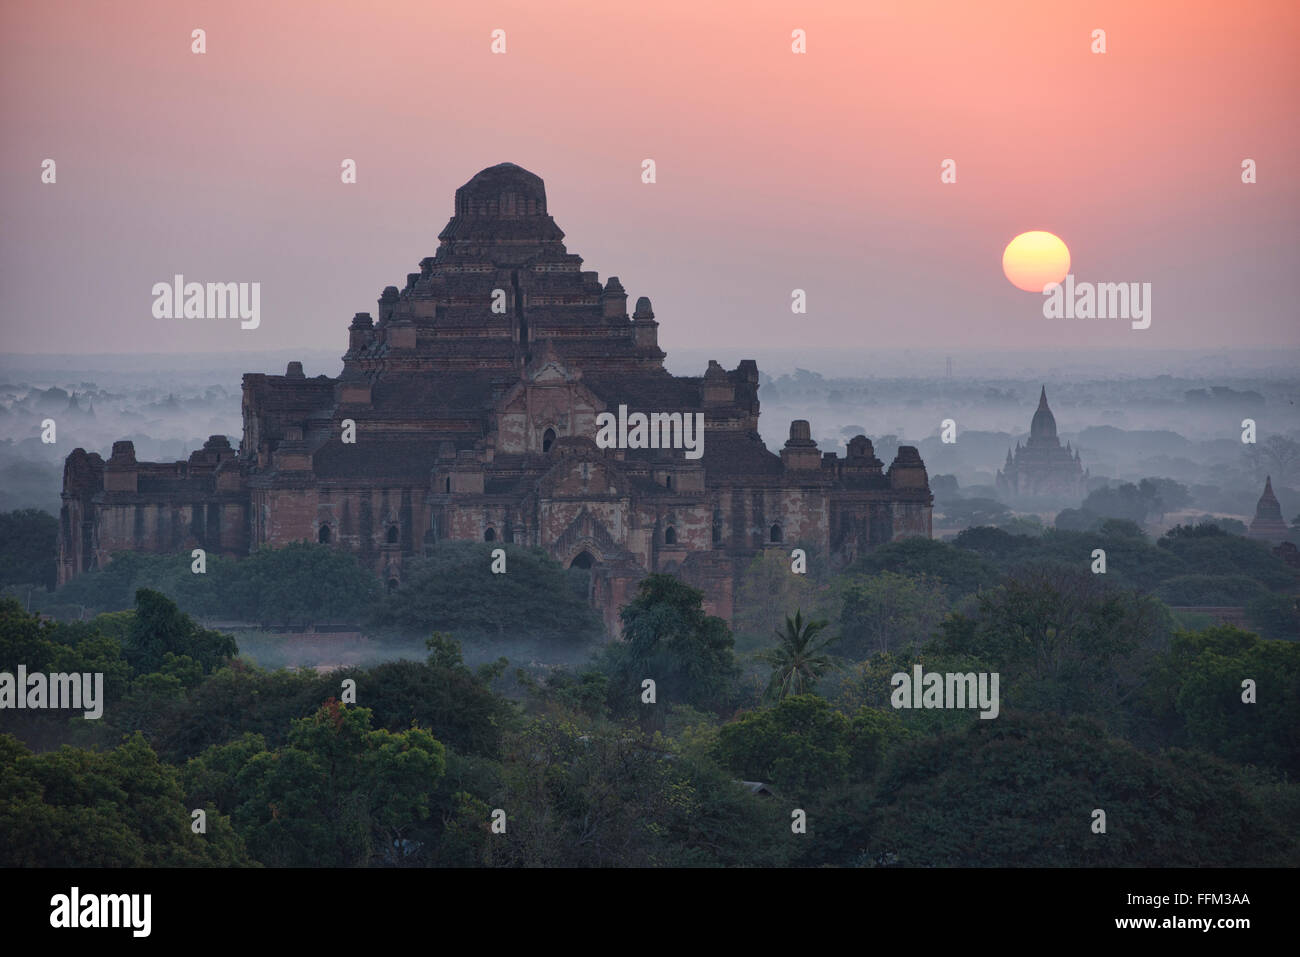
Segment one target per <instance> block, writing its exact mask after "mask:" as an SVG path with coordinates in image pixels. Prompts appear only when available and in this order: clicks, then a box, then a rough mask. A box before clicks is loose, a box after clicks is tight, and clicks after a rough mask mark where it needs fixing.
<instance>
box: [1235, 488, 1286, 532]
mask: <svg viewBox="0 0 1300 957" xmlns="http://www.w3.org/2000/svg"><path fill="white" fill-rule="evenodd" d="M1289 531H1290V530H1289V529H1288V528H1287V527H1286V521H1285V520H1284V519H1283V518H1282V506H1281V505H1280V504H1278V500H1277V496H1276V495H1274V494H1273V476H1271V475H1269V476H1265V478H1264V494H1263V495H1261V496H1260V497H1259V503H1258V504H1257V505H1256V506H1255V520H1254V521H1253V522H1251V523H1250V530H1249V531H1247V532H1246V534H1247V536H1249V537H1250V538H1258V539H1259V540H1260V541H1264V542H1280V541H1282V540H1283V539H1285V538H1286V537H1287V534H1288V533H1289Z"/></svg>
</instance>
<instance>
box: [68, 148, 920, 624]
mask: <svg viewBox="0 0 1300 957" xmlns="http://www.w3.org/2000/svg"><path fill="white" fill-rule="evenodd" d="M438 240H439V245H438V249H437V252H436V254H435V255H433V256H430V257H428V258H426V259H423V260H421V262H420V268H419V271H418V272H413V273H410V274H408V275H407V277H406V283H405V285H404V286H403V287H402V288H401V289H399V288H398V287H396V286H389V287H387V288H386V289H384V291H383V293H382V294H381V295H380V297H379V301H378V311H377V316H372V315H371V314H369V313H358V314H357V315H356V316H355V317H354V318H353V319H352V321H351V324H350V326H349V328H348V350H347V352H346V354H345V355H344V356H343V371H342V373H341V374H340V375H339V376H338V377H337V378H331V377H328V376H316V377H314V378H307V377H306V376H305V375H304V373H303V370H302V365H301V363H297V362H291V363H289V366H288V368H287V370H286V371H285V373H284V375H265V374H262V373H248V374H246V375H245V376H244V382H243V421H244V428H243V436H242V438H241V440H240V443H239V448H238V449H235V448H233V447H232V446H231V444H230V442H229V440H228V439H227V438H226V437H225V436H213V437H212V438H210V439H209V440H208V441H207V442H206V443H205V444H204V446H203V448H202V449H200V450H198V451H195V452H194V453H192V454H191V455H190V457H189V459H188V461H181V462H168V463H152V462H138V461H136V458H135V450H134V447H133V445H132V443H130V442H115V443H114V444H113V453H112V456H111V457H110V458H109V459H108V460H107V461H105V460H104V459H102V458H101V457H100V456H99V455H98V454H94V453H87V452H86V451H84V450H83V449H76V450H75V451H73V452H72V454H71V455H69V456H68V458H67V461H66V464H65V467H64V482H63V508H62V514H61V525H62V530H61V535H60V565H59V580H60V582H66V581H68V580H70V579H71V578H73V577H75V576H76V575H78V574H80V573H81V572H84V571H87V570H89V569H93V568H96V567H100V566H102V565H103V564H105V563H106V562H108V561H109V560H110V558H111V556H112V555H113V553H114V552H117V551H120V550H126V549H136V550H145V551H152V552H180V551H185V550H188V549H191V548H195V547H202V548H205V549H207V550H208V551H209V552H210V553H216V554H222V555H231V556H238V555H246V554H248V553H249V551H250V550H252V549H256V548H258V547H260V546H263V545H273V546H274V545H282V544H286V543H288V542H292V541H299V540H308V541H312V542H320V543H324V544H327V545H329V546H331V547H335V548H341V549H347V550H349V551H351V552H353V553H355V554H356V555H357V556H358V558H359V559H360V560H361V561H362V563H363V564H364V565H365V566H367V567H370V568H373V569H374V571H375V573H376V574H377V575H379V576H381V577H382V579H383V580H384V581H385V582H387V583H389V585H390V586H393V585H395V584H397V583H400V582H401V580H402V577H403V573H404V569H406V568H407V567H408V565H409V564H410V563H411V562H412V561H413V560H415V559H418V558H419V556H420V555H421V554H423V553H424V551H425V550H426V549H427V548H428V547H430V546H432V545H433V544H434V543H436V542H438V541H441V540H445V539H458V540H471V541H487V542H493V541H499V542H514V543H518V544H524V545H532V546H539V547H541V548H543V549H545V550H546V551H547V552H548V553H550V554H551V555H552V556H554V557H555V558H556V559H557V560H558V561H559V562H561V563H562V564H563V565H564V566H566V567H574V566H576V567H581V568H589V569H590V570H591V597H592V600H593V602H594V603H595V604H596V605H597V607H599V608H600V609H601V611H602V613H603V615H604V618H605V622H606V625H607V627H608V628H609V630H610V632H611V633H617V620H618V619H617V614H618V609H619V608H620V607H621V606H622V605H623V604H624V603H626V601H627V600H628V599H629V598H630V596H631V595H632V594H634V593H635V589H636V585H637V582H638V581H639V580H640V579H641V578H643V577H644V576H645V575H646V574H647V573H649V572H651V571H661V572H670V573H673V574H676V575H679V576H680V577H681V578H682V579H684V580H685V581H687V582H689V583H690V584H692V585H694V586H696V587H698V588H701V589H703V590H704V593H705V595H706V597H707V603H708V607H709V610H710V611H711V612H712V613H714V614H718V615H721V616H723V617H726V618H730V617H731V614H732V596H733V594H734V589H735V580H736V576H737V574H738V573H740V572H742V571H743V570H744V568H745V567H746V566H747V565H748V563H749V562H750V561H751V560H752V559H753V558H754V557H755V556H756V555H758V554H759V553H760V552H761V551H762V550H764V549H777V550H781V551H783V552H785V553H786V554H787V555H788V553H789V551H790V550H791V549H792V548H794V547H796V546H798V545H806V546H811V547H812V548H815V549H818V550H820V551H821V552H822V553H823V554H826V555H829V556H830V557H831V559H832V561H833V562H834V563H844V562H847V561H851V560H852V559H853V558H854V557H855V556H856V555H857V554H858V553H859V552H861V551H863V550H865V549H870V548H872V547H874V546H876V545H879V544H881V543H883V542H889V541H892V540H894V539H897V538H900V537H904V536H917V535H919V536H926V537H929V536H930V534H931V504H932V502H933V498H932V496H931V494H930V489H929V482H928V479H927V476H926V471H925V465H924V464H923V463H922V461H921V457H920V455H919V454H918V453H917V450H916V449H915V448H914V447H911V446H902V447H900V448H899V450H898V455H897V457H896V458H895V459H894V461H893V462H892V463H891V464H890V466H889V467H888V469H886V468H885V467H884V463H882V462H881V461H880V460H879V459H877V458H876V456H875V454H874V451H873V449H872V445H871V442H870V441H869V440H868V439H867V438H866V437H865V436H858V437H856V438H854V439H853V440H852V441H850V442H849V444H848V448H847V450H846V456H845V457H844V458H841V457H839V456H837V455H836V454H835V453H832V452H822V451H820V450H819V449H818V447H817V445H816V443H815V442H813V441H812V440H811V438H810V430H809V426H808V423H807V422H805V421H795V422H792V423H791V425H790V433H789V435H790V437H789V440H788V441H787V442H786V443H785V447H784V448H783V449H781V451H780V453H779V454H778V453H775V452H773V451H771V450H769V449H768V448H767V447H766V446H765V445H764V443H763V441H762V439H761V438H759V434H758V414H759V400H758V388H759V386H758V366H757V364H756V363H755V362H754V361H753V360H744V361H741V362H740V363H739V365H737V366H736V368H734V369H724V368H723V367H722V366H721V365H719V364H718V363H717V362H715V361H710V362H709V364H708V368H707V369H705V370H704V373H703V375H700V376H674V375H671V374H669V373H668V372H667V371H666V370H665V369H664V365H663V362H664V352H663V350H661V349H660V348H659V342H658V329H659V323H658V322H657V321H656V319H655V314H654V310H653V309H652V308H651V305H650V300H649V299H648V298H646V297H644V296H642V297H640V298H639V299H637V300H636V303H635V306H634V308H633V310H632V313H631V315H629V314H628V308H627V301H628V296H627V293H626V292H625V291H624V288H623V286H622V284H621V283H620V282H619V280H618V278H617V277H613V276H611V277H609V278H608V279H607V280H606V281H605V282H604V283H603V284H602V283H601V282H600V279H599V277H598V275H597V274H596V273H595V272H591V271H586V270H584V269H583V260H582V257H580V256H578V255H576V254H574V253H570V252H569V251H568V250H567V249H566V247H565V245H564V242H563V240H564V233H563V231H561V229H560V228H559V226H557V225H556V223H555V220H554V219H553V218H552V217H551V215H550V214H549V212H548V211H547V202H546V188H545V186H544V184H543V182H542V180H541V178H540V177H538V176H536V175H534V174H533V173H530V172H528V171H527V170H525V169H522V168H521V167H519V166H515V165H514V164H512V163H502V164H501V165H499V166H493V167H491V168H489V169H485V170H483V171H482V172H480V173H479V174H478V175H477V176H475V177H474V178H473V179H471V180H470V181H469V182H468V183H466V184H465V185H464V186H462V187H461V188H460V189H458V190H457V191H456V198H455V211H454V215H453V216H452V217H451V220H450V221H449V222H448V223H447V226H446V228H444V229H443V231H442V232H441V233H440V234H439V236H438ZM620 405H625V406H627V408H628V410H630V411H631V412H641V413H646V414H649V413H696V412H701V413H703V415H704V421H705V429H704V451H703V455H702V456H701V457H699V458H688V457H687V456H686V454H685V452H683V451H682V450H681V449H667V448H642V449H638V448H627V449H616V448H611V449H601V448H598V447H597V445H596V442H595V436H596V433H597V425H596V416H597V415H598V414H599V413H601V412H604V411H610V412H614V411H616V410H617V409H618V407H619V406H620ZM349 426H351V427H352V428H351V430H349ZM349 438H352V439H354V441H346V440H347V439H349Z"/></svg>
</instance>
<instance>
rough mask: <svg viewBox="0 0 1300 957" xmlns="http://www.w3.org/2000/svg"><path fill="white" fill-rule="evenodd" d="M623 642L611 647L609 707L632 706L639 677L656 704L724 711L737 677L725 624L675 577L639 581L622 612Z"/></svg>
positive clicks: (656, 576)
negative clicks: (650, 685)
mask: <svg viewBox="0 0 1300 957" xmlns="http://www.w3.org/2000/svg"><path fill="white" fill-rule="evenodd" d="M621 618H622V620H623V644H622V645H614V646H611V652H610V653H609V654H610V656H611V657H610V659H607V667H608V668H609V670H610V672H611V681H610V694H611V695H612V696H614V700H612V701H611V702H610V704H611V707H612V708H613V709H614V710H615V711H617V712H623V711H626V710H627V709H628V708H630V707H632V704H633V702H634V700H635V698H636V695H638V694H639V693H640V688H641V682H642V680H643V679H646V678H651V679H653V680H654V681H655V684H656V687H657V694H658V697H659V700H661V701H668V702H683V703H685V704H689V705H691V706H693V707H699V708H703V709H705V710H710V711H713V710H718V709H720V708H722V707H723V706H724V705H725V704H726V702H727V700H728V698H729V697H730V694H731V691H732V687H733V684H734V682H735V679H736V677H737V675H738V673H739V668H738V667H737V665H736V661H735V656H734V655H733V653H732V647H733V640H732V637H731V632H730V630H729V629H728V628H727V624H726V622H724V621H723V620H722V619H721V618H717V617H714V616H713V615H708V614H706V613H705V611H704V593H703V592H701V591H700V590H699V589H697V588H692V587H691V586H689V585H687V584H686V583H685V582H683V581H681V580H680V579H678V578H676V577H675V576H673V575H665V574H658V573H656V574H653V575H650V576H648V577H646V578H644V579H642V580H641V583H640V585H639V586H638V589H637V595H636V598H634V599H633V600H632V601H631V602H630V603H629V604H628V605H627V606H626V607H625V608H624V609H623V611H622V612H621Z"/></svg>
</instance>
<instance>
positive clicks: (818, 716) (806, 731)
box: [717, 694, 850, 795]
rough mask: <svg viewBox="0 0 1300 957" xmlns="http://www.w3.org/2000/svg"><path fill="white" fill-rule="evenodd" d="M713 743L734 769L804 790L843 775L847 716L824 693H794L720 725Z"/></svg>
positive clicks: (799, 791) (847, 745) (796, 790)
mask: <svg viewBox="0 0 1300 957" xmlns="http://www.w3.org/2000/svg"><path fill="white" fill-rule="evenodd" d="M717 747H718V758H719V761H720V762H721V763H722V764H723V765H724V766H725V767H728V768H730V769H731V770H732V771H733V772H734V773H736V774H739V775H741V776H742V777H744V778H746V779H748V780H751V781H764V782H768V783H771V784H773V785H775V786H776V787H778V788H781V789H785V790H789V791H791V792H793V793H794V794H796V795H803V794H808V793H811V792H814V791H816V790H817V789H818V788H822V787H826V786H828V785H830V784H833V783H836V782H841V781H843V780H844V779H845V778H846V776H847V775H848V772H849V757H850V728H849V719H848V718H846V717H845V716H844V715H843V714H841V713H840V712H839V711H836V710H834V709H833V708H831V706H830V705H829V704H828V703H827V702H826V700H825V699H824V698H819V697H817V696H816V695H809V694H803V695H793V696H791V697H788V698H785V699H783V700H782V701H781V702H780V703H779V704H778V705H776V707H774V708H765V709H762V710H760V711H752V712H749V713H748V714H743V715H741V716H740V717H739V718H737V719H736V720H735V721H732V722H730V723H729V724H725V725H723V726H722V729H721V731H719V733H718V746H717Z"/></svg>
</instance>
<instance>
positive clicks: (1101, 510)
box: [1082, 482, 1156, 525]
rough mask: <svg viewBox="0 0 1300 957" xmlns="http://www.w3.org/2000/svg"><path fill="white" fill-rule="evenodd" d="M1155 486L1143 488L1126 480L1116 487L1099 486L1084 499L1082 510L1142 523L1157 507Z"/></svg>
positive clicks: (1103, 516) (1105, 516) (1104, 516)
mask: <svg viewBox="0 0 1300 957" xmlns="http://www.w3.org/2000/svg"><path fill="white" fill-rule="evenodd" d="M1155 499H1156V493H1155V488H1154V486H1150V485H1146V486H1143V487H1141V488H1139V486H1137V485H1134V484H1133V483H1132V482H1124V483H1122V484H1120V485H1118V486H1116V487H1114V488H1099V489H1094V490H1093V491H1091V492H1089V493H1088V495H1087V497H1086V498H1084V500H1083V505H1082V511H1085V512H1091V513H1092V514H1094V515H1099V516H1101V517H1102V518H1103V519H1106V518H1125V519H1128V520H1129V521H1131V522H1136V523H1137V524H1139V525H1140V524H1142V523H1143V522H1145V521H1146V519H1147V515H1148V514H1149V513H1150V511H1151V509H1152V508H1153V507H1155Z"/></svg>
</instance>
